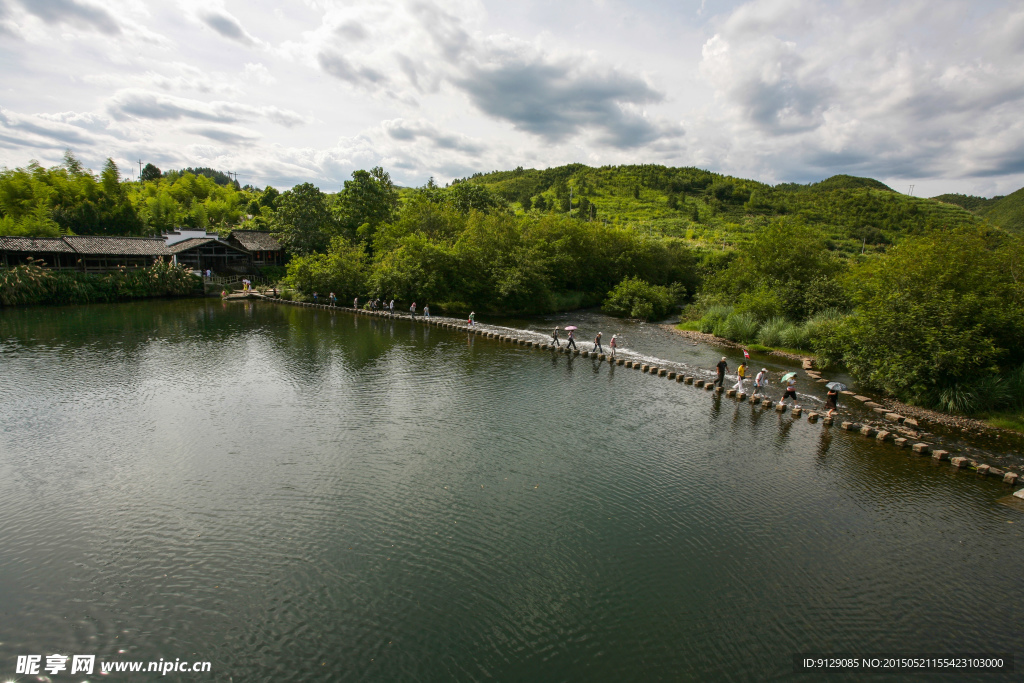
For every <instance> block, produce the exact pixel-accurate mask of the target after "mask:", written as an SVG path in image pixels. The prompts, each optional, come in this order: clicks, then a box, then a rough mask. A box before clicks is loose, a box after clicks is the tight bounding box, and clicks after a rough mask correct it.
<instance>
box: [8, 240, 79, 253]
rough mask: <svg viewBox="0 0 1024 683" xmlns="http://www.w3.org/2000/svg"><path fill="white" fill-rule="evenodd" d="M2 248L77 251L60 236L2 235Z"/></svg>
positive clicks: (34, 251) (50, 251)
mask: <svg viewBox="0 0 1024 683" xmlns="http://www.w3.org/2000/svg"><path fill="white" fill-rule="evenodd" d="M0 250H3V251H23V252H26V253H39V252H49V253H54V252H60V253H65V254H73V253H75V250H74V249H72V248H71V245H69V244H68V243H66V242H65V241H64V240H62V239H61V238H59V237H0Z"/></svg>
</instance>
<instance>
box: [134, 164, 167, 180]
mask: <svg viewBox="0 0 1024 683" xmlns="http://www.w3.org/2000/svg"><path fill="white" fill-rule="evenodd" d="M161 175H163V173H162V172H161V171H160V169H159V168H157V167H156V166H154V165H153V164H146V166H145V167H144V168H143V169H142V173H141V174H140V175H139V178H141V179H142V182H144V183H145V182H152V181H154V180H160V176H161Z"/></svg>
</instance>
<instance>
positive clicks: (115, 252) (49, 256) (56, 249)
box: [0, 235, 170, 273]
mask: <svg viewBox="0 0 1024 683" xmlns="http://www.w3.org/2000/svg"><path fill="white" fill-rule="evenodd" d="M168 256H170V252H169V251H168V250H167V247H166V246H165V245H164V241H163V240H162V239H160V238H159V237H109V236H105V235H67V236H64V237H0V262H2V263H3V265H4V266H6V267H13V266H18V265H24V264H25V263H27V262H28V260H29V259H35V260H36V261H38V262H39V263H40V265H44V266H46V267H48V268H58V269H66V270H80V271H84V272H87V273H102V272H106V271H108V270H114V269H115V268H122V267H124V268H139V267H145V266H149V265H152V264H153V263H154V262H155V261H156V260H157V259H159V258H165V257H168Z"/></svg>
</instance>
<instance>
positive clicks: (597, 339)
mask: <svg viewBox="0 0 1024 683" xmlns="http://www.w3.org/2000/svg"><path fill="white" fill-rule="evenodd" d="M594 351H600V352H601V353H604V349H603V348H601V333H600V332H598V333H597V336H596V337H594Z"/></svg>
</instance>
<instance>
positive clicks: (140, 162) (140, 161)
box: [139, 159, 142, 183]
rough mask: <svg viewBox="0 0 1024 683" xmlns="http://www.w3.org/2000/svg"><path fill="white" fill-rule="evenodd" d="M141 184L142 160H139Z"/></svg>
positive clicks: (140, 180)
mask: <svg viewBox="0 0 1024 683" xmlns="http://www.w3.org/2000/svg"><path fill="white" fill-rule="evenodd" d="M139 182H140V183H141V182H142V159H139Z"/></svg>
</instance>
